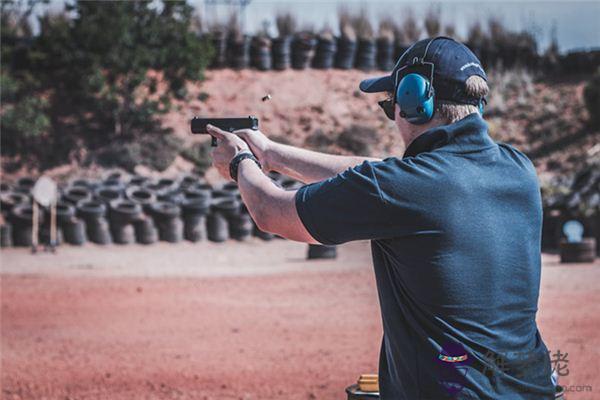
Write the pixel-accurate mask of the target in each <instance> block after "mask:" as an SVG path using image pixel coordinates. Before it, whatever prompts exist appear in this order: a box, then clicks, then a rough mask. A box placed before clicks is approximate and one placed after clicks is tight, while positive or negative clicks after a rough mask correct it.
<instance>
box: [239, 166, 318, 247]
mask: <svg viewBox="0 0 600 400" xmlns="http://www.w3.org/2000/svg"><path fill="white" fill-rule="evenodd" d="M238 187H239V189H240V194H241V195H242V199H243V200H244V204H245V205H246V208H247V209H248V211H249V212H250V215H251V216H252V218H253V219H254V222H256V224H257V225H258V227H259V228H260V229H261V230H263V231H266V232H271V233H276V234H278V235H280V236H283V237H285V238H286V239H290V240H296V241H299V242H305V243H317V241H316V240H315V239H314V238H313V237H312V236H310V234H309V233H308V232H307V231H306V228H305V227H304V225H303V224H302V222H301V221H300V217H299V216H298V212H297V210H296V205H295V195H296V192H295V191H287V190H284V189H282V188H280V187H278V186H276V185H275V184H274V183H273V181H272V180H271V179H269V178H268V177H267V176H266V175H265V174H264V173H263V172H262V171H261V170H260V168H258V166H257V165H256V164H255V163H254V161H252V160H250V159H246V160H242V161H241V162H240V165H239V167H238Z"/></svg>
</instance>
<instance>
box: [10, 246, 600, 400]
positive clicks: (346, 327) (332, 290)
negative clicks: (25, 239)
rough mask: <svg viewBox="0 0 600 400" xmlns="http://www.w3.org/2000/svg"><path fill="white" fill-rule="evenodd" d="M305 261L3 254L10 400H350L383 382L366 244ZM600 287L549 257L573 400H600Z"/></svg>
mask: <svg viewBox="0 0 600 400" xmlns="http://www.w3.org/2000/svg"><path fill="white" fill-rule="evenodd" d="M305 251H306V247H305V246H304V245H301V244H297V243H292V242H287V241H282V240H276V241H274V242H271V243H262V242H256V241H251V242H250V243H228V244H226V245H216V244H212V243H202V244H195V245H192V244H187V243H186V244H180V245H168V244H162V243H161V244H158V245H156V246H150V247H141V246H126V247H118V246H112V247H110V251H109V250H108V249H105V248H100V247H97V246H92V245H86V246H84V247H80V248H75V247H63V248H60V250H59V252H58V254H56V255H50V254H40V255H36V256H31V255H30V254H29V253H28V252H27V251H26V250H24V249H23V250H19V249H8V250H2V252H1V253H0V257H1V263H2V273H1V275H0V276H1V278H2V281H1V289H2V293H1V300H2V321H1V322H2V325H1V361H2V365H1V367H2V368H1V374H0V377H1V386H2V392H1V393H2V394H1V397H2V399H43V398H45V399H61V400H64V399H116V400H119V399H244V400H246V399H332V400H333V399H344V398H345V396H344V392H343V390H344V387H345V386H347V385H348V384H350V383H352V382H353V381H354V380H355V379H356V378H357V376H358V375H359V374H360V373H365V372H375V371H376V370H377V357H378V350H379V342H380V339H381V322H380V315H379V308H378V304H377V294H376V290H375V283H374V279H373V274H372V271H371V264H370V258H369V257H370V254H369V250H368V243H364V242H360V243H352V244H349V245H344V246H342V247H341V248H340V250H339V253H340V257H339V259H338V260H337V261H318V262H307V261H305V260H304V255H305ZM599 286H600V262H596V263H595V264H593V265H590V264H588V265H576V266H575V265H570V266H564V265H561V264H559V263H558V260H557V257H556V256H554V255H544V270H543V275H542V298H541V300H540V312H539V314H538V320H539V324H540V330H541V332H542V336H543V338H544V340H545V341H546V343H547V345H548V347H549V348H550V349H551V352H552V353H555V352H556V351H557V350H560V351H561V352H562V353H565V352H566V353H568V362H567V364H566V365H567V367H568V369H569V374H568V375H567V376H565V377H562V378H561V381H562V383H563V384H566V385H568V386H570V385H578V386H591V389H592V392H575V390H578V388H577V387H576V386H573V387H571V389H572V390H571V392H570V393H569V396H568V399H569V400H573V399H594V398H600V379H599V378H598V376H599V372H600V363H598V362H597V360H598V358H599V357H600V334H599V333H598V330H597V328H598V325H599V324H600V290H598V289H599ZM564 364H565V363H564V362H563V365H564ZM563 372H564V371H563ZM579 390H581V389H579ZM584 390H585V389H584Z"/></svg>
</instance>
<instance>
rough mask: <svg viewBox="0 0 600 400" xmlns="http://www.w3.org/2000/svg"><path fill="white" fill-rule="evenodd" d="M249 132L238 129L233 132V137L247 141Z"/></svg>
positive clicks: (248, 130)
mask: <svg viewBox="0 0 600 400" xmlns="http://www.w3.org/2000/svg"><path fill="white" fill-rule="evenodd" d="M250 132H251V131H250V129H238V130H237V131H233V133H234V134H235V135H237V136H239V137H241V138H242V139H244V140H246V139H248V135H249V133H250Z"/></svg>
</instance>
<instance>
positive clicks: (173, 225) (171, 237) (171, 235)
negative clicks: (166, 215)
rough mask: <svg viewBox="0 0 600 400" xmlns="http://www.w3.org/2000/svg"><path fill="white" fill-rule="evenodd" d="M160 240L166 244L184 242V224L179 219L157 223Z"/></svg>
mask: <svg viewBox="0 0 600 400" xmlns="http://www.w3.org/2000/svg"><path fill="white" fill-rule="evenodd" d="M156 225H157V227H158V238H159V239H160V240H162V241H164V242H169V243H179V242H181V241H182V240H183V222H182V221H181V220H180V219H179V218H173V219H170V220H167V219H164V220H161V221H160V222H157V224H156Z"/></svg>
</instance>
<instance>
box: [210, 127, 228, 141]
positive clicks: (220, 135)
mask: <svg viewBox="0 0 600 400" xmlns="http://www.w3.org/2000/svg"><path fill="white" fill-rule="evenodd" d="M206 131H207V132H208V133H209V134H210V135H211V136H213V137H216V138H217V139H224V138H225V137H226V135H227V134H228V133H229V132H225V131H224V130H222V129H219V128H217V127H216V126H214V125H210V124H208V125H206Z"/></svg>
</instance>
